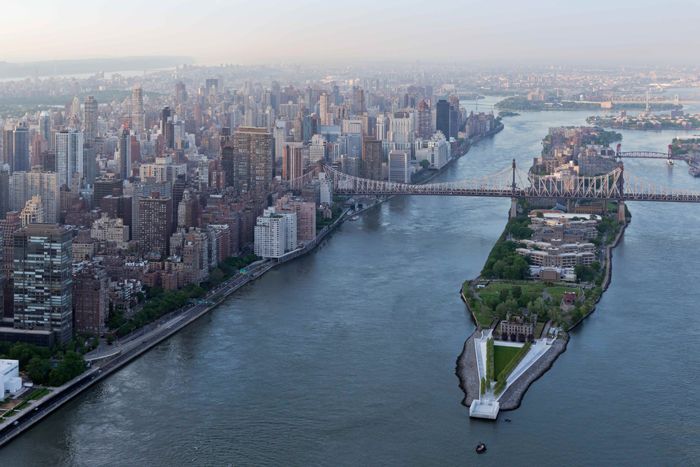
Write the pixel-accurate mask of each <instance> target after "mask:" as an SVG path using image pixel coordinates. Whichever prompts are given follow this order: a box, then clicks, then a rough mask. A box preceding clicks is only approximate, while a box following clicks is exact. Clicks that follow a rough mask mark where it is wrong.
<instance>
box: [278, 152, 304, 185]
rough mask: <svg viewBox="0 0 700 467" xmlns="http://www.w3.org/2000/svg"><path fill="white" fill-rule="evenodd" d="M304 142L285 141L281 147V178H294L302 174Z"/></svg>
mask: <svg viewBox="0 0 700 467" xmlns="http://www.w3.org/2000/svg"><path fill="white" fill-rule="evenodd" d="M303 150H304V143H287V144H285V145H284V146H283V149H282V179H283V180H294V179H295V178H299V177H301V176H302V175H304V156H303Z"/></svg>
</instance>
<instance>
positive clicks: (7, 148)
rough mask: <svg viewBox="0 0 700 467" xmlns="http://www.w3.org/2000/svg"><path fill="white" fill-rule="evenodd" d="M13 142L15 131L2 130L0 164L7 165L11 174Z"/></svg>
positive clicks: (13, 154)
mask: <svg viewBox="0 0 700 467" xmlns="http://www.w3.org/2000/svg"><path fill="white" fill-rule="evenodd" d="M14 141H15V130H14V129H13V128H7V127H5V128H4V129H3V130H2V160H0V164H7V165H9V166H10V172H12V160H13V159H14V157H15V148H14V145H13V144H14Z"/></svg>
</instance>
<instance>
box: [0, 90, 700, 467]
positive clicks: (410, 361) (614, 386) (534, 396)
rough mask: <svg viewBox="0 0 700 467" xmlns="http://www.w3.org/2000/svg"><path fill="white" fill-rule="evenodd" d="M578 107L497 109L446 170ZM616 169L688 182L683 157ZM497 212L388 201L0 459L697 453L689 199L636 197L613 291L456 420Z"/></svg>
mask: <svg viewBox="0 0 700 467" xmlns="http://www.w3.org/2000/svg"><path fill="white" fill-rule="evenodd" d="M490 102H493V101H490ZM482 106H483V103H482ZM482 108H483V107H482ZM586 116H587V113H585V112H583V113H581V112H543V113H524V114H523V115H521V116H519V117H514V118H508V119H506V128H505V130H504V131H503V132H501V133H500V134H498V135H496V136H495V137H494V138H493V139H492V140H487V141H483V142H481V143H479V144H478V145H477V146H476V147H474V148H472V150H471V151H470V152H469V153H468V154H467V155H466V156H465V157H463V158H462V159H461V160H459V161H458V162H457V163H456V164H454V166H453V167H451V168H450V170H448V171H447V172H445V173H444V174H442V175H441V180H458V179H461V178H467V177H473V176H475V175H485V174H488V173H491V172H496V171H498V170H500V169H502V168H504V167H507V166H508V164H509V163H510V160H511V159H512V158H513V157H515V158H516V159H517V160H518V162H519V163H520V164H521V165H522V166H523V167H524V168H525V167H528V166H529V164H530V163H531V161H532V157H533V156H536V155H537V154H539V151H540V149H541V144H540V141H541V139H542V137H543V136H544V135H545V134H546V132H547V128H548V127H550V126H558V125H574V124H576V125H579V124H584V120H585V117H586ZM674 134H676V132H661V133H634V132H625V133H624V136H625V139H624V142H623V148H624V149H625V150H634V149H647V150H658V151H663V150H664V149H665V147H666V145H667V144H668V143H669V142H670V139H671V137H672V136H673V135H674ZM627 170H629V171H633V172H634V173H637V174H640V175H644V176H645V177H647V178H650V179H654V180H658V181H661V182H664V183H669V184H673V185H674V186H677V187H688V188H694V189H696V190H700V179H693V178H692V177H690V176H689V175H688V173H687V167H685V164H677V165H676V166H675V167H674V168H668V167H667V166H666V164H665V163H664V162H663V161H629V162H628V163H627ZM508 207H509V200H505V199H503V200H496V199H466V198H447V197H445V198H437V197H414V198H396V199H393V200H391V201H390V202H388V203H386V204H384V205H383V206H381V207H380V208H378V209H375V210H373V211H370V212H368V213H366V214H364V215H363V216H361V218H360V219H359V220H357V221H356V222H347V223H345V224H344V225H343V226H342V227H341V228H340V229H339V230H338V231H337V232H336V233H335V234H334V235H332V236H331V237H330V239H329V240H328V241H327V242H326V243H325V244H324V245H322V246H321V247H320V248H319V249H318V250H317V251H316V252H315V253H313V254H311V255H309V256H307V257H305V258H302V259H300V260H297V261H294V262H292V263H291V264H287V265H284V266H283V267H281V268H279V269H277V270H274V271H271V272H270V273H268V274H267V275H265V276H264V277H263V278H262V279H260V280H258V281H257V282H255V283H254V284H252V285H250V286H248V287H246V288H244V289H242V290H241V291H240V292H239V293H237V294H236V295H235V296H234V297H232V298H231V299H230V300H228V301H227V302H226V303H225V304H224V305H222V306H221V307H219V308H218V309H217V310H215V311H213V312H212V313H210V314H208V315H207V316H205V317H204V318H202V319H201V320H200V321H198V322H197V323H195V324H194V325H192V326H190V327H188V328H187V329H185V330H184V331H182V332H180V333H179V334H178V335H176V336H174V337H173V338H172V339H170V340H168V341H166V342H164V343H162V344H161V345H159V346H157V347H156V348H154V349H153V350H152V351H150V352H149V353H147V354H146V355H145V356H143V357H142V358H140V359H138V360H136V361H135V362H133V363H131V364H130V365H128V366H127V367H125V368H124V369H123V370H121V371H119V372H118V373H117V374H115V375H114V376H112V377H110V378H108V379H107V380H106V381H104V382H103V383H100V384H99V385H97V386H95V387H94V388H93V389H91V390H89V391H87V392H86V393H84V394H83V395H82V396H80V397H78V398H77V399H75V400H74V401H72V402H71V403H69V404H68V405H66V406H65V407H64V408H63V409H61V410H59V411H58V412H57V413H55V414H53V415H52V416H50V417H48V418H47V419H46V420H44V421H43V422H41V423H40V424H39V425H38V426H36V427H35V428H33V429H31V430H30V431H29V432H27V433H25V434H24V435H22V436H21V437H19V438H18V439H16V440H15V441H13V442H12V443H10V444H9V445H8V446H7V447H6V448H4V449H3V450H2V451H0V464H2V465H3V466H10V465H12V466H14V465H31V466H36V465H84V466H99V465H139V466H145V465H164V466H172V465H228V464H232V465H252V464H255V465H259V464H276V465H318V464H341V465H357V464H373V465H374V464H394V465H410V464H413V465H415V464H422V465H428V464H430V465H470V464H473V463H474V462H476V460H477V458H476V454H475V453H474V446H475V445H476V444H477V442H479V441H484V442H485V443H487V445H488V452H487V453H486V454H485V455H483V456H480V457H479V458H478V461H479V464H493V465H498V464H500V465H503V464H504V463H506V462H508V463H509V464H511V465H534V464H539V465H595V464H600V463H603V462H605V463H610V464H615V465H633V464H636V465H639V464H652V465H654V464H656V465H660V464H664V465H688V464H692V463H695V462H697V459H699V458H700V443H699V442H698V439H699V437H700V400H699V397H700V396H699V394H700V391H699V390H698V383H699V382H700V381H699V380H698V368H699V367H700V314H699V313H698V310H699V309H700V305H699V304H700V287H698V267H699V265H700V248H698V246H699V245H700V205H681V204H678V205H675V204H642V203H630V210H631V211H632V215H633V220H632V224H631V225H630V227H629V228H628V229H627V232H626V234H625V238H624V240H623V241H622V243H621V244H620V246H619V247H618V248H617V249H616V250H615V253H614V263H613V265H614V266H613V280H612V285H611V287H610V289H609V290H608V292H607V293H606V294H605V295H604V298H603V300H602V301H601V303H600V305H599V307H598V310H597V311H596V312H595V313H594V314H593V315H592V316H591V317H590V318H589V319H588V320H587V321H586V322H585V323H584V325H583V326H581V327H580V328H578V329H577V330H576V331H575V332H574V333H573V336H572V339H571V342H570V343H569V347H568V350H567V352H565V353H564V354H563V355H562V356H561V357H560V358H559V360H557V362H556V363H555V365H554V367H553V369H552V370H551V371H550V372H548V373H547V374H546V375H545V376H544V377H543V378H541V379H540V380H538V381H537V382H536V383H535V384H534V385H533V386H532V387H531V388H530V390H529V391H528V392H527V394H526V395H525V397H524V399H523V404H522V406H521V407H520V408H519V409H518V410H516V411H514V412H505V413H503V414H501V417H500V419H499V420H498V421H497V422H496V423H492V422H484V421H472V420H470V419H469V418H468V413H467V409H466V408H465V407H463V406H461V405H460V401H461V399H462V392H461V390H460V389H459V387H458V380H457V378H456V376H455V374H454V369H455V360H456V358H457V356H458V354H459V353H460V351H461V350H462V346H463V344H464V340H465V339H466V337H467V336H468V335H469V334H470V333H471V332H472V330H473V328H474V326H473V324H472V322H471V321H470V318H469V316H468V315H467V313H466V312H465V310H464V306H463V305H462V303H461V302H460V300H459V295H458V290H459V287H460V284H461V283H462V281H463V280H464V279H466V278H471V277H473V276H475V275H477V274H478V272H479V270H480V269H481V266H482V264H483V262H484V260H485V258H486V256H487V254H488V252H489V250H490V248H491V246H492V245H493V243H494V242H495V240H496V238H497V237H498V236H499V234H500V233H501V230H502V229H503V226H504V225H505V222H506V216H507V211H508ZM505 418H510V419H512V423H506V422H505V421H504V419H505Z"/></svg>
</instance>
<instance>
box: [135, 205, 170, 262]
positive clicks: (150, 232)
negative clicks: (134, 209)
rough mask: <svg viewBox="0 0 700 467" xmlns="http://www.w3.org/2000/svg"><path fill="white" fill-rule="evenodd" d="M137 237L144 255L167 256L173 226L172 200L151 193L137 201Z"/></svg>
mask: <svg viewBox="0 0 700 467" xmlns="http://www.w3.org/2000/svg"><path fill="white" fill-rule="evenodd" d="M138 204H139V206H138V216H139V219H138V235H137V236H136V239H137V240H138V241H139V244H140V247H141V251H142V252H143V253H144V254H147V255H152V256H158V257H164V256H166V255H167V254H168V250H169V244H170V234H171V233H172V228H171V226H172V224H173V204H172V198H170V197H161V196H160V195H159V194H158V193H153V194H152V195H151V196H149V197H145V198H139V201H138Z"/></svg>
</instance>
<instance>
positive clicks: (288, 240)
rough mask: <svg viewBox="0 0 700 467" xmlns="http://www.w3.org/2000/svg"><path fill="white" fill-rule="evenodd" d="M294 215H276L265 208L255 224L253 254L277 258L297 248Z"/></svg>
mask: <svg viewBox="0 0 700 467" xmlns="http://www.w3.org/2000/svg"><path fill="white" fill-rule="evenodd" d="M296 216H297V215H296V213H278V212H276V211H275V208H267V209H265V211H264V212H263V215H262V216H259V217H258V219H257V222H256V224H255V246H254V251H255V254H256V255H258V256H260V257H262V258H279V257H281V256H283V255H284V254H285V253H289V252H290V251H292V250H294V249H296V247H297V219H296Z"/></svg>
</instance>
